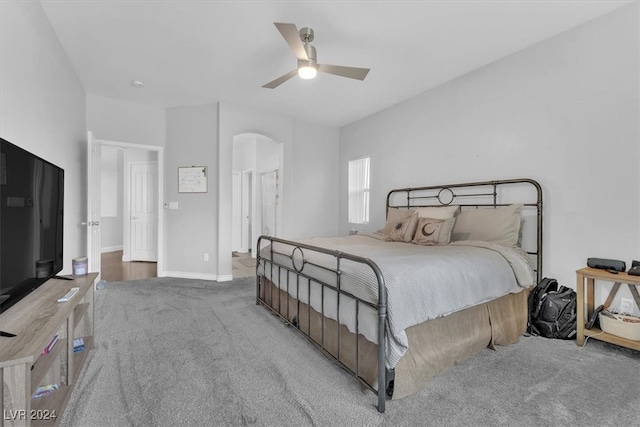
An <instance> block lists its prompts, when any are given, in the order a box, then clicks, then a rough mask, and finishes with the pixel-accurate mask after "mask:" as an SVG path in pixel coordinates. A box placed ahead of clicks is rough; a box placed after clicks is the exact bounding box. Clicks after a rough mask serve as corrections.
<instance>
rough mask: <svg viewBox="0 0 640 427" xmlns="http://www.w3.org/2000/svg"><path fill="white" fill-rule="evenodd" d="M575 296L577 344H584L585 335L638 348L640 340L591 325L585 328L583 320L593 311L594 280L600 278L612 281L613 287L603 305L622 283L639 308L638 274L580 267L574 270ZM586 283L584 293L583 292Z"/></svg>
mask: <svg viewBox="0 0 640 427" xmlns="http://www.w3.org/2000/svg"><path fill="white" fill-rule="evenodd" d="M576 273H577V281H576V294H577V295H576V296H577V301H576V302H577V306H578V307H577V313H576V315H577V322H576V323H577V342H578V345H580V346H582V345H584V340H585V336H587V337H592V338H594V339H598V340H601V341H606V342H610V343H612V344H616V345H620V346H623V347H627V348H632V349H634V350H640V341H632V340H628V339H626V338H622V337H619V336H616V335H611V334H608V333H603V332H602V330H601V329H600V328H596V327H593V328H591V329H585V327H584V324H585V322H586V321H587V320H588V319H590V318H591V315H592V314H593V311H594V302H593V300H594V285H595V280H601V281H605V282H612V283H613V287H612V289H611V292H610V293H609V296H608V297H607V300H606V302H605V303H604V306H605V307H609V306H610V305H611V302H612V301H613V298H614V297H615V295H616V293H617V292H618V289H620V286H621V285H623V284H626V285H628V286H629V289H630V290H631V294H632V295H633V299H634V300H635V302H636V304H637V305H638V307H639V308H640V295H639V294H638V290H637V289H636V286H640V276H630V275H628V274H627V273H618V274H612V273H609V272H608V271H606V270H600V269H597V268H588V267H587V268H581V269H580V270H578V271H576ZM585 285H586V293H585ZM585 296H586V303H587V304H586V308H587V311H586V316H585Z"/></svg>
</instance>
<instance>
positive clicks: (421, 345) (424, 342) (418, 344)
mask: <svg viewBox="0 0 640 427" xmlns="http://www.w3.org/2000/svg"><path fill="white" fill-rule="evenodd" d="M260 280H261V286H260V298H261V299H262V300H263V301H264V302H265V303H266V304H268V305H269V306H270V307H271V308H272V309H273V310H274V311H276V312H278V313H280V315H281V316H282V317H284V318H286V319H287V320H288V321H289V322H291V323H293V324H295V325H297V326H298V327H299V329H300V330H301V332H303V333H304V334H305V335H307V336H309V337H310V338H311V339H312V340H313V341H314V342H315V343H316V344H318V345H319V346H320V347H322V348H323V349H324V350H325V351H326V352H327V353H328V354H329V355H330V356H332V357H333V358H334V359H336V360H337V361H339V362H340V363H342V364H343V365H345V366H346V367H347V368H349V369H350V370H351V371H353V372H357V375H358V377H360V379H362V380H364V381H365V382H366V383H368V384H369V385H371V386H372V387H374V388H376V385H377V376H378V346H377V344H375V343H372V342H370V341H369V340H367V339H366V338H365V337H364V336H362V335H358V337H357V339H358V349H357V351H356V336H355V334H353V333H352V332H350V331H349V330H348V329H347V328H346V327H345V326H344V325H340V326H339V327H338V324H337V322H336V321H334V320H333V319H330V318H327V317H324V316H322V314H321V313H318V312H317V311H316V310H314V309H313V308H310V307H309V306H308V305H306V304H304V303H300V304H299V306H300V309H299V310H298V300H297V299H295V298H293V297H292V296H291V295H289V294H287V293H286V292H285V291H281V290H280V289H278V288H277V287H275V286H273V284H272V283H271V282H270V281H269V280H267V279H266V278H264V277H261V278H260ZM528 295H529V292H528V291H527V290H525V291H523V292H519V293H517V294H507V295H505V296H503V297H500V298H498V299H495V300H492V301H489V302H487V303H483V304H480V305H477V306H474V307H470V308H467V309H465V310H462V311H459V312H456V313H453V314H450V315H448V316H446V317H442V318H438V319H434V320H429V321H427V322H424V323H421V324H419V325H415V326H412V327H410V328H408V329H407V330H406V333H407V337H408V339H409V349H408V350H407V353H406V354H405V355H404V356H403V357H402V358H401V359H400V362H398V364H397V365H396V368H395V379H394V389H393V399H399V398H402V397H406V396H409V395H412V394H415V393H417V392H418V391H420V390H421V389H423V388H424V387H425V385H426V384H427V383H428V382H429V380H430V379H431V378H433V377H434V376H436V375H438V374H441V373H442V372H444V371H446V370H447V369H449V368H451V367H453V366H454V365H456V364H457V363H460V362H462V361H464V360H467V359H469V358H470V357H472V356H473V355H475V354H476V353H478V352H480V351H481V350H482V349H483V348H485V347H490V348H495V346H496V345H502V346H506V345H509V344H513V343H516V342H518V339H519V337H520V335H522V334H524V333H525V332H526V330H527V311H528V308H527V297H528ZM298 311H299V313H298ZM356 354H357V357H356ZM356 359H357V361H358V363H357V371H356Z"/></svg>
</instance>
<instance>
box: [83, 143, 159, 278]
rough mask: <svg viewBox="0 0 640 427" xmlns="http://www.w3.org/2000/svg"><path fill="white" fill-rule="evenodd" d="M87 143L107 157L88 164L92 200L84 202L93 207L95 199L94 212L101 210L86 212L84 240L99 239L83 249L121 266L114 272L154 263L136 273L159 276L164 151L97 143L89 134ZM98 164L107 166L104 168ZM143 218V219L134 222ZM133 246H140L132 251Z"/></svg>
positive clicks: (98, 257) (121, 144)
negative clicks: (87, 226)
mask: <svg viewBox="0 0 640 427" xmlns="http://www.w3.org/2000/svg"><path fill="white" fill-rule="evenodd" d="M89 137H90V138H89V145H90V148H91V149H92V150H94V151H95V150H97V151H100V152H104V153H107V155H106V156H104V155H103V156H100V155H97V156H94V158H95V159H94V160H93V161H92V160H91V159H90V165H89V166H90V167H89V170H90V172H89V174H88V179H89V185H88V188H92V189H93V191H92V193H93V194H91V196H92V197H90V198H89V199H88V200H89V202H91V201H92V200H93V201H94V203H93V206H95V205H96V203H95V200H96V199H98V200H100V201H101V202H102V203H98V206H100V205H103V206H105V209H102V208H100V209H98V210H97V211H96V210H95V209H88V212H89V219H88V221H87V222H88V225H91V226H92V227H91V229H90V232H89V233H88V234H89V235H91V234H93V235H94V236H95V234H96V231H97V234H98V238H97V239H96V238H95V237H94V240H97V242H98V245H97V246H96V245H92V246H88V250H89V252H90V253H89V257H90V258H92V257H93V258H94V259H95V258H97V259H103V258H104V257H103V254H107V253H109V254H110V255H109V256H107V258H109V259H110V262H113V260H114V257H115V258H119V260H120V262H122V263H123V265H122V266H118V268H124V266H128V267H127V268H131V267H132V265H131V264H126V263H130V262H132V261H146V262H149V263H153V265H148V266H141V267H140V268H141V269H143V270H144V271H145V273H144V274H145V275H149V274H150V272H153V276H154V277H155V276H157V275H158V273H161V272H162V271H163V270H162V257H161V256H160V254H162V229H163V215H162V214H163V212H162V206H161V200H162V198H161V197H160V195H161V194H162V191H163V190H162V179H163V178H162V176H163V164H164V162H163V147H157V146H149V145H142V144H132V143H125V142H118V141H108V140H99V139H97V138H95V137H94V136H93V135H92V133H91V132H89ZM114 153H115V154H114ZM102 158H105V159H108V161H104V162H103V161H102ZM134 165H137V166H134ZM136 175H137V176H136ZM101 183H102V184H104V185H102V184H101ZM136 188H137V189H138V190H136ZM142 214H144V218H142V220H141V221H137V222H136V220H137V219H138V218H141V217H142V216H143V215H142ZM137 224H139V225H137ZM97 225H99V226H97ZM88 239H89V237H88ZM136 240H137V241H138V242H141V243H143V244H142V245H138V246H136V243H135V241H136ZM100 242H102V243H100ZM141 249H144V252H141V251H140V250H141ZM156 263H157V264H156ZM136 268H137V267H136ZM123 280H127V279H123Z"/></svg>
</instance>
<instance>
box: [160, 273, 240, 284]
mask: <svg viewBox="0 0 640 427" xmlns="http://www.w3.org/2000/svg"><path fill="white" fill-rule="evenodd" d="M158 277H178V278H180V279H198V280H213V281H218V282H219V281H220V280H219V279H218V276H216V275H215V274H204V273H190V272H186V271H162V272H158ZM229 280H231V279H229Z"/></svg>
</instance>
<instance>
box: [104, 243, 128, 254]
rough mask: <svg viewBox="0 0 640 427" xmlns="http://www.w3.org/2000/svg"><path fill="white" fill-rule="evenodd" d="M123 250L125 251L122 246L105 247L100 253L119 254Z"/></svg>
mask: <svg viewBox="0 0 640 427" xmlns="http://www.w3.org/2000/svg"><path fill="white" fill-rule="evenodd" d="M123 249H124V247H123V246H122V245H121V246H107V247H104V248H100V252H101V253H103V254H104V253H107V252H118V251H121V250H123Z"/></svg>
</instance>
